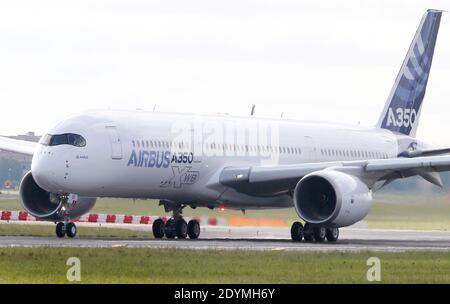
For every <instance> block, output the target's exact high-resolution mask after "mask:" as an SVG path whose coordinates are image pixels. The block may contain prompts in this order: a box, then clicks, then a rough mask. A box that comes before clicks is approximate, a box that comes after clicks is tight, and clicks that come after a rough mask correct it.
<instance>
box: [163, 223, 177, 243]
mask: <svg viewBox="0 0 450 304" xmlns="http://www.w3.org/2000/svg"><path fill="white" fill-rule="evenodd" d="M164 234H165V235H166V238H168V239H174V238H175V236H176V232H175V220H174V219H173V218H171V219H168V220H167V222H166V224H165V226H164Z"/></svg>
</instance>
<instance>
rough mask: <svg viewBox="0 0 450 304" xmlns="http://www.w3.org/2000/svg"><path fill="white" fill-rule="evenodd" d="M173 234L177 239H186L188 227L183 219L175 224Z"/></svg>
mask: <svg viewBox="0 0 450 304" xmlns="http://www.w3.org/2000/svg"><path fill="white" fill-rule="evenodd" d="M175 233H176V235H177V238H179V239H185V238H186V237H187V234H188V225H187V223H186V221H185V220H184V219H183V218H181V219H179V220H178V221H176V222H175Z"/></svg>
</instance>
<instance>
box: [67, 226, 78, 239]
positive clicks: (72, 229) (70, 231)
mask: <svg viewBox="0 0 450 304" xmlns="http://www.w3.org/2000/svg"><path fill="white" fill-rule="evenodd" d="M66 234H67V236H68V237H70V238H74V237H75V236H76V235H77V226H76V225H75V223H67V225H66Z"/></svg>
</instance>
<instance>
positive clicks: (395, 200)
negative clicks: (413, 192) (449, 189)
mask: <svg viewBox="0 0 450 304" xmlns="http://www.w3.org/2000/svg"><path fill="white" fill-rule="evenodd" d="M367 223H368V226H369V228H381V229H420V230H450V199H449V197H447V196H436V197H423V196H418V197H413V196H400V195H397V196H393V195H382V196H378V197H377V198H376V200H375V203H374V204H373V206H372V209H371V210H370V213H369V215H368V217H367Z"/></svg>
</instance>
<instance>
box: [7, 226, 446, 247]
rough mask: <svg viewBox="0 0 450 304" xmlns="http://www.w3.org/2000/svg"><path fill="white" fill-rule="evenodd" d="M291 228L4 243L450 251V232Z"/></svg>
mask: <svg viewBox="0 0 450 304" xmlns="http://www.w3.org/2000/svg"><path fill="white" fill-rule="evenodd" d="M289 233H290V232H289V229H288V228H261V227H233V228H230V227H220V226H207V227H203V228H202V233H201V236H200V239H198V240H189V239H186V240H177V239H175V240H167V239H162V240H156V239H152V238H151V232H150V231H149V238H148V239H147V238H142V239H135V238H133V239H118V238H95V237H83V236H82V235H80V236H77V237H76V238H74V239H68V238H63V239H58V238H56V237H17V236H2V237H0V247H33V246H49V247H92V248H112V247H130V248H171V249H176V248H183V249H196V250H206V249H215V250H266V251H270V250H287V251H303V252H305V251H323V252H327V251H351V252H359V251H386V252H403V251H411V250H413V251H416V250H418V251H429V250H430V251H450V232H448V231H415V230H374V229H357V228H344V229H341V230H340V237H339V241H338V242H337V243H328V242H324V243H305V242H293V241H291V240H290V235H289Z"/></svg>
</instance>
